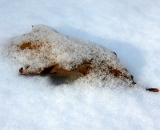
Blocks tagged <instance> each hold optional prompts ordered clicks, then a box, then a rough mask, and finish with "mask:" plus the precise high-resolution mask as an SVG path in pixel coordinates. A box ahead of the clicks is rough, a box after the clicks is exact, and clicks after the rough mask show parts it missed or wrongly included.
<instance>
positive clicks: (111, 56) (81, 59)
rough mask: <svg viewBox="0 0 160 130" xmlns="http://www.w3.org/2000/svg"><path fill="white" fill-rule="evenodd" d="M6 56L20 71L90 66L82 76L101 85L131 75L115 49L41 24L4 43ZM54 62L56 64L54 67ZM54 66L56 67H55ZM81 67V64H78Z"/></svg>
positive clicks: (122, 80) (127, 79) (129, 81)
mask: <svg viewBox="0 0 160 130" xmlns="http://www.w3.org/2000/svg"><path fill="white" fill-rule="evenodd" d="M8 52H9V56H10V57H12V59H16V61H18V62H19V63H20V64H22V65H23V66H24V67H25V70H23V69H21V70H20V72H21V73H22V74H25V75H27V74H40V73H41V72H42V71H44V69H46V68H49V67H53V68H52V69H51V71H50V73H52V72H55V71H56V70H55V69H56V68H62V69H63V71H65V73H67V72H70V71H75V70H77V68H78V70H80V69H79V68H80V66H82V65H83V66H84V64H87V65H88V66H87V69H89V66H90V68H92V69H91V70H90V72H89V74H88V73H87V74H88V75H87V76H86V78H87V79H86V80H89V81H92V82H93V81H94V82H98V81H97V80H99V81H102V84H101V86H102V85H104V84H105V85H106V84H107V86H117V85H122V86H124V85H132V83H133V77H132V75H131V74H129V72H128V71H127V69H126V68H125V67H124V65H123V64H122V63H121V62H120V60H119V59H118V58H117V55H116V53H114V52H111V51H110V50H108V49H106V48H104V47H102V46H100V45H97V44H95V43H92V42H90V41H85V40H81V39H77V38H74V37H69V36H65V35H62V34H60V33H58V32H57V31H56V30H54V29H53V28H50V27H48V26H45V25H34V26H33V28H32V32H31V33H28V34H24V35H22V36H19V37H17V38H15V39H14V40H13V43H12V45H11V46H9V47H8ZM57 65H58V67H57ZM55 66H56V67H55ZM81 68H82V67H81Z"/></svg>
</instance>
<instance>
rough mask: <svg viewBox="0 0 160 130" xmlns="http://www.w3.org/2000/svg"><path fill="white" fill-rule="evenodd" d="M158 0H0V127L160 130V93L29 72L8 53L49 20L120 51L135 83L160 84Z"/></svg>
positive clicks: (5, 129) (68, 32) (72, 33)
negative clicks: (61, 81) (58, 81)
mask: <svg viewBox="0 0 160 130" xmlns="http://www.w3.org/2000/svg"><path fill="white" fill-rule="evenodd" d="M159 14H160V2H159V1H158V0H147V1H141V0H135V1H128V0H99V1H96V0H81V1H73V0H68V1H64V0H57V1H56V0H55V1H42V0H39V1H37V0H35V1H30V0H28V1H23V2H21V1H18V0H14V1H11V0H8V1H0V23H1V24H0V28H1V30H0V53H1V55H0V66H1V67H0V71H1V75H0V81H1V84H0V104H1V105H0V129H2V130H8V129H11V130H12V129H14V130H16V129H26V130H28V129H40V130H41V129H42V130H44V129H46V130H48V129H67V130H71V129H101V130H106V129H107V130H109V129H112V130H117V129H118V130H120V129H122V130H125V129H126V130H128V129H130V130H135V129H140V130H144V129H145V130H159V129H160V123H159V121H160V109H159V108H160V94H159V93H151V92H147V91H144V89H143V87H140V86H139V87H135V88H132V89H130V88H123V87H120V88H116V89H110V88H107V87H103V88H99V87H97V86H99V84H101V82H97V83H96V84H97V85H96V84H94V85H93V84H92V85H91V84H89V83H87V82H84V80H78V81H77V82H75V83H73V84H61V85H59V84H55V82H54V81H53V80H52V79H50V78H49V77H38V76H36V77H25V76H20V75H19V74H18V69H19V68H20V67H22V66H20V65H19V64H18V63H17V64H16V63H15V62H12V61H11V60H10V59H9V58H8V57H6V52H5V51H4V49H5V46H6V45H8V44H11V41H12V40H13V38H14V37H17V36H19V35H22V34H25V33H26V32H30V28H31V25H35V24H45V25H48V26H50V27H53V28H55V29H56V30H57V31H58V32H60V33H63V34H65V35H69V36H75V37H78V38H82V39H87V40H90V41H93V42H96V43H98V44H100V45H102V46H105V47H107V48H109V49H110V50H111V51H114V52H116V53H117V54H118V57H119V58H120V60H121V61H122V62H123V63H124V65H125V67H126V68H127V69H128V70H129V72H130V73H131V74H132V75H133V76H134V79H135V81H136V82H137V83H139V84H142V85H144V86H149V87H157V88H160V79H159V77H160V76H159V73H160V68H159V66H160V60H159V57H160V51H159V50H160V43H159V41H160V31H159V30H160V17H159Z"/></svg>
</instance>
